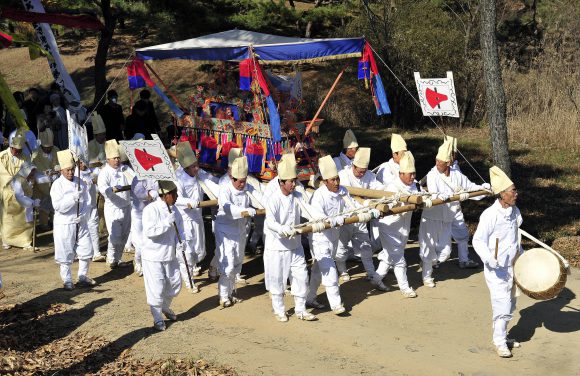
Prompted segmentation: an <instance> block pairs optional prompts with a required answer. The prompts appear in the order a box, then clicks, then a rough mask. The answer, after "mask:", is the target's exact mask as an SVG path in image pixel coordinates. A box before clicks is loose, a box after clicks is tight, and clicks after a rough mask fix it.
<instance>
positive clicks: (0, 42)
mask: <svg viewBox="0 0 580 376" xmlns="http://www.w3.org/2000/svg"><path fill="white" fill-rule="evenodd" d="M11 44H12V37H11V36H10V35H8V34H4V33H3V32H1V31H0V48H8V46H10V45H11Z"/></svg>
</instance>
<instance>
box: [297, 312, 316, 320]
mask: <svg viewBox="0 0 580 376" xmlns="http://www.w3.org/2000/svg"><path fill="white" fill-rule="evenodd" d="M296 318H297V319H299V320H304V321H316V320H317V318H316V316H315V315H313V314H312V313H310V312H308V311H303V312H296Z"/></svg>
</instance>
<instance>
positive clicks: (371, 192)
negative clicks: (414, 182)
mask: <svg viewBox="0 0 580 376" xmlns="http://www.w3.org/2000/svg"><path fill="white" fill-rule="evenodd" d="M344 187H345V188H346V189H347V190H348V193H350V195H351V196H360V197H367V198H384V197H393V196H394V195H395V193H393V192H389V191H381V190H377V189H365V188H356V187H349V186H346V185H345V186H344ZM399 202H405V203H409V204H422V203H423V197H422V196H419V195H407V196H401V197H400V198H399Z"/></svg>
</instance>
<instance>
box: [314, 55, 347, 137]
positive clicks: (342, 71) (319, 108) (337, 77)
mask: <svg viewBox="0 0 580 376" xmlns="http://www.w3.org/2000/svg"><path fill="white" fill-rule="evenodd" d="M347 68H348V65H345V66H344V68H342V70H341V71H340V73H339V74H338V76H336V79H335V80H334V83H333V84H332V86H331V87H330V90H329V91H328V93H327V94H326V97H325V98H324V100H323V101H322V104H321V105H320V107H318V111H316V114H315V115H314V117H313V118H312V120H310V124H308V127H306V131H305V132H304V136H308V133H310V129H311V128H312V126H313V125H314V122H315V121H316V118H317V117H318V115H320V111H322V109H323V108H324V105H325V104H326V102H327V101H328V98H330V95H331V94H332V92H333V91H334V89H335V88H336V85H337V84H338V81H340V79H341V78H342V75H343V74H344V72H345V71H346V69H347Z"/></svg>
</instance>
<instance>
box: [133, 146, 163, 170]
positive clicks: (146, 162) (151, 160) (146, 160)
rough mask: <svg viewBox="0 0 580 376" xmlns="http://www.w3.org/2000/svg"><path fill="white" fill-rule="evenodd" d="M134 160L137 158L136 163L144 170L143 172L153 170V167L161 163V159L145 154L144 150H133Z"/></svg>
mask: <svg viewBox="0 0 580 376" xmlns="http://www.w3.org/2000/svg"><path fill="white" fill-rule="evenodd" d="M135 158H137V162H139V164H140V165H141V167H143V168H144V169H145V171H149V170H150V169H151V170H154V169H153V167H154V166H155V165H158V164H160V163H161V162H162V159H161V158H159V157H157V156H155V155H152V154H149V153H147V151H146V150H145V149H143V150H139V149H135Z"/></svg>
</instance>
